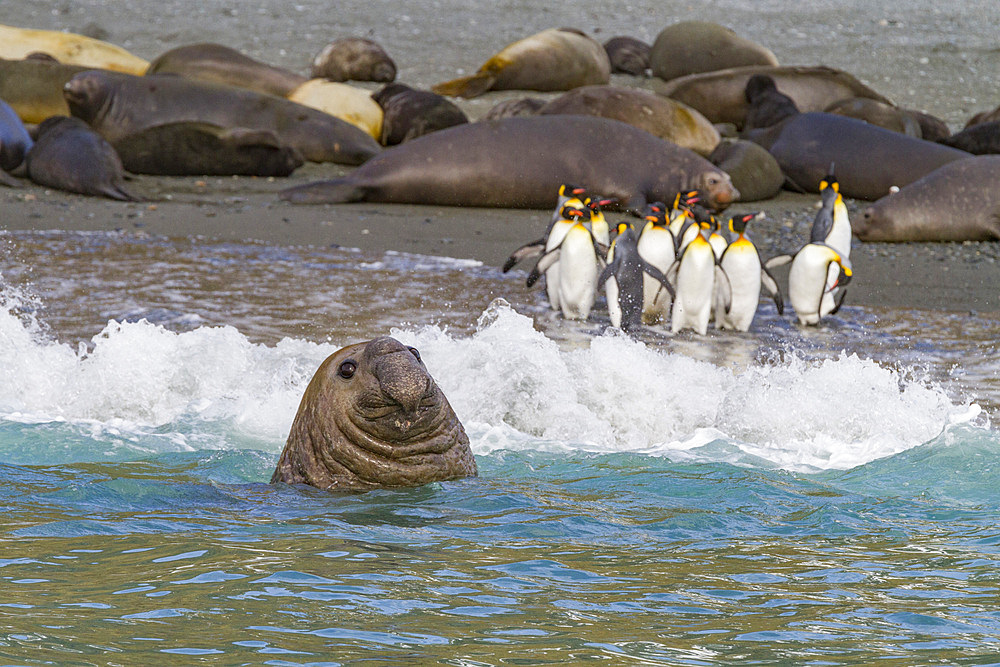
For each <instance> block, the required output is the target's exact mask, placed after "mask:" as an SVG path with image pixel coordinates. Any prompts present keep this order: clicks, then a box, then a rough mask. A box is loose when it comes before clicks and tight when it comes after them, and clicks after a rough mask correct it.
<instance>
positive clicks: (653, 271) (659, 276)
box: [639, 257, 677, 299]
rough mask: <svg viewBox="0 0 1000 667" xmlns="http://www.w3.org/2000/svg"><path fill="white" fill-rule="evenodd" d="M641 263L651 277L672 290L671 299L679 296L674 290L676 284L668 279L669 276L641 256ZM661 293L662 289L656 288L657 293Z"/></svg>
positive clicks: (668, 289) (669, 290)
mask: <svg viewBox="0 0 1000 667" xmlns="http://www.w3.org/2000/svg"><path fill="white" fill-rule="evenodd" d="M639 264H640V265H641V266H642V270H643V271H645V272H646V273H647V274H648V275H649V277H650V278H652V279H653V280H655V281H656V282H658V283H660V284H661V285H663V286H664V287H666V288H667V291H668V292H670V298H671V299H676V298H677V292H675V291H674V286H673V285H671V284H670V281H669V280H667V277H666V276H665V275H663V272H662V271H660V270H659V269H658V268H656V267H655V266H653V265H652V264H650V263H649V262H647V261H646V260H644V259H642V258H641V257H640V258H639ZM659 293H660V290H656V294H657V295H659Z"/></svg>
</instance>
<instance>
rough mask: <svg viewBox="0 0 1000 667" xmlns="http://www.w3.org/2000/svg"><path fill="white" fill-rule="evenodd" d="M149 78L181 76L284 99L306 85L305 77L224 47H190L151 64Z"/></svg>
mask: <svg viewBox="0 0 1000 667" xmlns="http://www.w3.org/2000/svg"><path fill="white" fill-rule="evenodd" d="M146 74H180V75H181V76H186V77H187V78H189V79H196V80H198V81H207V82H209V83H224V84H227V85H230V86H239V87H240V88H249V89H250V90H256V91H257V92H259V93H267V94H268V95H277V96H278V97H284V96H286V95H288V93H290V92H292V91H293V90H295V89H296V88H298V87H299V86H301V85H302V84H303V83H305V82H306V77H304V76H302V75H301V74H296V73H295V72H292V71H289V70H287V69H283V68H281V67H274V66H272V65H267V64H265V63H262V62H260V61H259V60H254V59H253V58H251V57H249V56H245V55H243V54H242V53H240V52H239V51H237V50H236V49H231V48H229V47H228V46H223V45H222V44H211V43H205V44H188V45H186V46H179V47H177V48H176V49H171V50H169V51H167V52H166V53H163V54H161V55H160V56H159V57H157V58H154V59H153V61H152V62H150V63H149V68H148V69H147V70H146Z"/></svg>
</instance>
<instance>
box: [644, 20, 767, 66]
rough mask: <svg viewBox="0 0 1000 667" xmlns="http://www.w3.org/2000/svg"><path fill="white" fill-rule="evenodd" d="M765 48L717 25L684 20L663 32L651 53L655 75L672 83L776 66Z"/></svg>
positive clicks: (658, 36)
mask: <svg viewBox="0 0 1000 667" xmlns="http://www.w3.org/2000/svg"><path fill="white" fill-rule="evenodd" d="M777 64H778V59H777V58H776V57H775V56H774V54H773V53H771V50H770V49H768V48H766V47H765V46H763V45H761V44H758V43H757V42H754V41H751V40H749V39H746V38H744V37H740V36H739V35H737V34H736V33H735V32H734V31H732V30H730V29H729V28H727V27H725V26H721V25H718V24H717V23H708V22H706V21H681V22H679V23H675V24H673V25H670V26H667V27H666V28H664V29H663V30H661V31H660V34H659V35H657V36H656V40H655V41H654V42H653V47H652V49H651V50H650V53H649V66H650V68H651V69H652V70H653V76H657V77H659V78H661V79H664V80H666V81H669V80H671V79H676V78H678V77H682V76H687V75H688V74H698V73H700V72H714V71H716V70H720V69H729V68H731V67H751V66H754V65H766V66H771V67H773V66H776V65H777Z"/></svg>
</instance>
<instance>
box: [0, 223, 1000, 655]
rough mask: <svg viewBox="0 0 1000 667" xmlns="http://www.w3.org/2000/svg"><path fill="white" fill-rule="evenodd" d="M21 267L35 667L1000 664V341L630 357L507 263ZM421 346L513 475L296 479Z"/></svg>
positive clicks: (80, 248)
mask: <svg viewBox="0 0 1000 667" xmlns="http://www.w3.org/2000/svg"><path fill="white" fill-rule="evenodd" d="M0 244H2V249H0V253H2V257H3V263H2V288H0V290H2V291H0V299H2V308H0V372H2V374H3V375H2V380H3V381H2V383H0V482H2V483H0V508H2V510H3V511H2V519H0V522H2V523H0V531H2V540H3V541H2V551H0V581H2V584H0V586H2V588H0V590H2V591H3V594H2V595H0V659H2V660H3V661H5V662H9V663H12V664H192V663H196V662H199V661H201V660H206V661H208V660H211V661H218V662H225V663H227V664H239V663H252V664H275V665H284V664H346V663H357V662H360V661H368V662H370V663H372V664H386V663H392V662H400V663H402V662H410V663H412V662H415V661H417V662H419V661H423V662H441V663H448V664H456V665H458V664H461V665H478V664H519V665H525V664H548V663H555V662H564V663H565V662H569V663H572V662H584V661H588V660H596V659H603V660H605V661H606V662H610V663H612V664H671V665H707V664H745V663H751V662H753V663H758V664H832V665H839V664H870V663H871V662H873V661H875V660H880V661H882V664H906V665H916V664H935V665H937V664H983V663H984V662H992V661H995V656H997V655H998V654H1000V606H998V601H1000V567H998V565H1000V563H998V546H1000V528H998V526H997V522H996V516H997V512H998V510H1000V493H998V491H997V489H1000V469H998V466H997V463H996V462H997V460H998V454H1000V436H998V433H997V431H996V429H995V428H994V427H993V426H992V425H991V417H992V416H993V415H994V414H995V411H996V408H997V406H998V405H1000V385H998V382H997V377H998V370H1000V354H998V352H997V350H996V347H995V345H996V332H997V330H998V323H997V321H995V320H992V319H990V318H988V317H983V316H979V317H973V316H968V315H962V316H958V315H952V314H947V313H935V312H921V311H888V310H879V309H870V308H859V307H850V306H848V307H846V308H845V309H844V310H843V311H842V312H841V313H840V314H839V315H838V316H837V317H835V318H831V319H830V320H829V321H828V322H825V323H824V324H823V326H821V327H818V328H813V329H808V330H806V329H802V328H800V327H797V326H795V325H794V324H793V323H792V321H791V319H790V318H789V317H788V315H787V314H786V316H784V317H781V316H779V315H778V314H777V313H776V312H775V310H774V307H773V306H770V305H764V306H763V307H762V310H761V313H760V315H759V316H758V319H757V321H756V322H755V325H754V327H753V329H752V330H751V332H750V333H748V334H732V333H722V332H710V334H709V335H708V336H705V337H699V336H695V335H690V334H681V335H677V336H671V335H670V334H668V333H665V332H664V331H662V330H660V329H657V328H650V329H648V330H646V331H644V332H642V334H641V335H640V336H639V337H638V338H637V339H629V338H626V337H624V336H620V335H615V334H614V333H611V332H608V331H606V329H607V315H606V311H605V310H604V309H603V307H601V306H600V305H599V306H598V309H597V311H596V312H595V313H594V315H593V316H592V318H591V320H590V321H589V322H586V323H583V324H571V323H567V322H564V321H562V320H561V319H560V318H558V317H557V316H555V315H554V314H553V313H552V312H551V311H550V310H549V309H548V307H547V305H546V303H545V301H544V297H543V295H542V293H541V292H538V291H528V290H527V289H526V288H525V287H524V277H525V273H524V272H522V271H515V272H512V273H511V274H507V275H505V274H502V273H500V271H499V270H498V269H497V268H495V267H490V266H484V265H482V264H479V263H477V262H473V261H459V260H452V259H445V258H431V257H420V256H409V255H403V254H398V253H387V254H384V255H381V254H378V255H370V254H365V253H361V252H358V251H352V250H349V249H342V248H275V247H268V246H265V245H256V244H233V243H216V242H211V241H206V240H204V239H193V240H168V239H163V238H158V237H153V236H146V235H125V234H112V235H109V234H69V233H9V234H6V235H4V236H3V237H0ZM497 299H503V301H498V300H497ZM385 333H392V334H393V335H395V336H397V337H398V338H400V339H401V340H403V341H404V342H406V343H407V344H412V345H415V346H417V347H419V348H420V350H421V353H422V356H423V358H424V360H425V361H426V363H427V365H428V367H429V369H430V371H431V373H432V374H433V375H434V376H435V378H436V379H437V380H438V382H439V384H440V385H441V386H442V388H443V389H444V391H445V393H446V394H447V395H448V397H449V400H450V401H451V403H452V404H453V406H454V407H455V409H456V411H457V413H458V414H459V416H460V418H461V419H462V421H463V422H464V424H465V425H466V428H467V430H468V432H469V435H470V438H471V441H472V447H473V451H474V452H475V454H476V459H477V462H478V464H479V469H480V476H479V477H478V478H475V479H468V480H461V481H456V482H449V483H442V484H433V485H429V486H426V487H422V488H418V489H412V490H405V491H377V492H372V493H367V494H363V495H353V496H339V495H331V494H329V493H325V492H321V491H318V490H315V489H309V488H296V487H289V486H284V485H277V486H271V485H269V484H267V481H268V480H269V478H270V475H271V472H272V470H273V468H274V464H275V461H276V459H277V454H278V452H279V451H280V449H281V447H282V445H283V444H284V439H285V437H286V435H287V431H288V427H289V425H290V423H291V420H292V417H293V415H294V412H295V409H296V407H297V405H298V401H299V399H300V397H301V395H302V391H303V390H304V387H305V384H306V383H307V382H308V380H309V378H310V377H311V375H312V373H313V371H314V370H315V368H316V367H317V365H318V364H319V362H320V361H321V360H322V359H323V358H325V357H326V356H327V355H329V354H330V353H332V352H333V351H335V350H336V349H338V348H339V347H341V346H342V345H344V344H348V343H351V342H355V341H358V340H363V339H366V338H370V337H372V336H374V335H381V334H385ZM886 659H888V660H890V661H891V662H890V663H886V662H884V661H885V660H886Z"/></svg>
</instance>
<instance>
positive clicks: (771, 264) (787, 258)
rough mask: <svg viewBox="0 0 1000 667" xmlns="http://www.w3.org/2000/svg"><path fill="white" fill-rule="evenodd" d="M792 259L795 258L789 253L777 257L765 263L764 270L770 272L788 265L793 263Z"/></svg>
mask: <svg viewBox="0 0 1000 667" xmlns="http://www.w3.org/2000/svg"><path fill="white" fill-rule="evenodd" d="M792 258H793V255H789V254H787V253H786V254H784V255H775V256H774V257H772V258H771V259H769V260H767V261H766V262H764V270H765V271H770V270H771V269H773V268H775V267H778V266H784V265H785V264H788V263H789V262H791V261H792Z"/></svg>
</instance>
